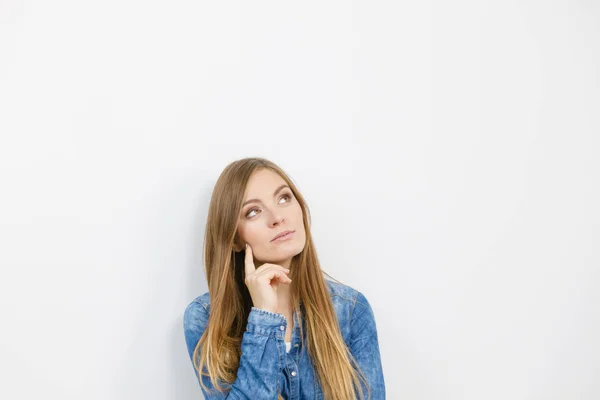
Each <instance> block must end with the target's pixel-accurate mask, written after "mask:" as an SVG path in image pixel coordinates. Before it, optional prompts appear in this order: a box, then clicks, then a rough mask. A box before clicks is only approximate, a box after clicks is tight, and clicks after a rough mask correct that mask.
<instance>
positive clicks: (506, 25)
mask: <svg viewBox="0 0 600 400" xmlns="http://www.w3.org/2000/svg"><path fill="white" fill-rule="evenodd" d="M599 70H600V4H599V3H598V2H594V1H575V0H571V1H566V0H561V1H558V0H557V1H516V0H509V1H495V2H482V1H454V2H448V1H418V2H392V1H389V2H374V1H363V2H354V3H351V2H347V1H338V2H322V1H321V2H306V1H303V2H291V3H288V2H285V3H283V2H233V3H229V2H207V1H203V2H199V1H135V0H119V1H115V0H112V1H103V2H83V1H66V0H62V1H52V2H50V1H40V0H37V1H28V2H24V1H17V0H12V1H3V2H2V3H0V133H1V139H0V140H1V142H0V243H1V244H2V245H1V251H0V271H1V272H0V273H1V275H0V315H1V320H2V325H1V327H0V375H1V376H2V384H0V398H3V399H9V398H10V399H39V398H44V399H63V400H64V399H77V400H80V399H89V400H96V399H98V400H106V399H111V400H121V399H122V400H129V399H144V400H159V399H190V400H191V399H197V398H201V392H200V388H199V386H198V384H197V382H196V380H195V376H194V372H193V370H192V366H191V363H190V360H189V358H188V355H187V352H186V349H185V342H184V336H183V328H182V316H183V310H184V307H185V306H186V305H187V304H188V303H189V302H190V301H191V300H192V299H193V298H194V297H195V296H197V295H199V294H201V293H203V292H205V291H206V290H207V286H206V282H205V280H204V271H203V265H202V261H201V257H202V254H201V245H202V237H203V234H204V223H205V219H206V214H207V208H208V201H209V198H210V193H211V190H212V185H213V184H214V182H215V180H216V179H217V177H218V174H219V173H220V172H221V170H222V169H223V168H224V167H225V165H226V164H227V163H229V162H231V161H233V160H235V159H237V158H241V157H245V156H256V155H257V156H263V157H267V158H269V159H271V160H273V161H275V162H276V163H278V164H280V165H281V166H282V167H283V168H284V169H285V170H286V171H288V172H289V173H290V175H291V176H292V178H294V180H295V182H296V183H297V184H298V185H299V187H300V189H301V190H302V192H303V193H304V195H305V196H306V198H307V200H308V201H309V205H310V206H311V210H312V212H313V227H314V235H315V237H316V239H315V240H316V244H317V248H318V250H319V256H320V258H321V261H322V263H323V266H324V268H325V269H326V270H327V271H328V272H329V273H330V274H332V275H333V276H335V277H336V278H338V279H340V280H342V281H345V282H346V283H348V284H349V285H351V286H353V287H355V288H357V289H359V290H360V291H362V292H363V293H364V294H365V295H366V296H367V297H368V298H369V300H370V301H371V303H372V305H373V308H374V310H375V313H376V318H377V323H378V329H379V335H380V346H381V349H382V359H383V366H384V375H385V378H386V383H387V393H388V398H390V399H423V400H438V399H456V400H459V399H460V400H462V399H478V400H479V399H502V400H504V399H511V400H517V399H544V400H547V399H569V400H570V399H598V398H600V381H599V380H598V374H599V373H600V344H599V343H598V338H599V337H600V295H599V291H598V289H597V288H598V285H599V283H600V272H599V267H600V252H599V250H598V244H599V240H600V211H599V207H598V204H600V190H599V188H598V184H599V182H600V162H599V161H598V156H599V151H600V140H599V138H598V136H599V134H600V117H599V112H600V78H599V73H598V71H599Z"/></svg>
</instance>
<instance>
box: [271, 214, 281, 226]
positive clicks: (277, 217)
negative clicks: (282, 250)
mask: <svg viewBox="0 0 600 400" xmlns="http://www.w3.org/2000/svg"><path fill="white" fill-rule="evenodd" d="M282 222H283V215H275V216H274V217H273V221H272V223H271V225H280V224H281V223H282Z"/></svg>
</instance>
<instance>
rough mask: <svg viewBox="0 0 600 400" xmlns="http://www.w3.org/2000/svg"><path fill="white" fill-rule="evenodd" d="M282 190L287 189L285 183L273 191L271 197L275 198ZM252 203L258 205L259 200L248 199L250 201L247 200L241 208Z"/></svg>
mask: <svg viewBox="0 0 600 400" xmlns="http://www.w3.org/2000/svg"><path fill="white" fill-rule="evenodd" d="M284 188H289V186H288V185H286V184H285V183H284V184H283V185H281V186H279V187H278V188H277V189H276V190H275V192H274V193H273V197H275V196H277V193H279V192H280V191H281V189H284ZM252 202H257V203H260V200H259V199H250V200H247V201H246V202H244V204H242V207H244V206H245V205H246V204H248V203H252Z"/></svg>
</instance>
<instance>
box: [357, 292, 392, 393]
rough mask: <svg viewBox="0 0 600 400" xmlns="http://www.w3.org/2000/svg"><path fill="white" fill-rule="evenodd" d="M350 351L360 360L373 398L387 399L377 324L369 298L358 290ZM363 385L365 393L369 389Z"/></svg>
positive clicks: (359, 362) (359, 363)
mask: <svg viewBox="0 0 600 400" xmlns="http://www.w3.org/2000/svg"><path fill="white" fill-rule="evenodd" d="M350 325H351V326H350V331H351V336H350V352H351V353H352V355H353V356H354V358H355V359H356V361H357V362H358V365H359V366H360V368H361V370H362V372H363V373H364V374H365V376H366V378H367V381H368V382H369V385H370V387H371V400H380V399H385V382H384V379H383V368H382V366H381V356H380V353H379V341H378V337H377V326H376V324H375V315H374V314H373V309H372V308H371V305H370V304H369V302H368V301H367V298H366V297H365V296H364V295H363V294H362V293H361V292H358V295H357V297H356V302H355V305H354V309H353V311H352V317H351V319H350ZM361 385H363V393H364V394H365V399H366V398H367V397H366V395H367V391H366V388H365V386H364V384H362V381H361Z"/></svg>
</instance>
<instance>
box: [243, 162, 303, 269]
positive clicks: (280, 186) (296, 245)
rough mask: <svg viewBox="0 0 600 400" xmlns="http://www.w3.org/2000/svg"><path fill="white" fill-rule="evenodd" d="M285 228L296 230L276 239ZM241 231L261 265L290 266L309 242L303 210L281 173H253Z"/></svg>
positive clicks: (246, 195)
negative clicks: (305, 230) (307, 241)
mask: <svg viewBox="0 0 600 400" xmlns="http://www.w3.org/2000/svg"><path fill="white" fill-rule="evenodd" d="M284 231H294V232H293V233H292V234H291V235H289V236H287V237H285V238H283V239H279V240H274V238H275V236H276V235H278V234H279V233H281V232H284ZM237 233H238V236H239V237H240V239H241V242H242V246H245V244H246V243H248V244H249V245H250V246H251V247H252V253H253V256H254V260H255V265H256V267H257V268H258V267H259V266H260V265H261V264H263V263H267V262H268V263H272V264H279V265H286V266H289V264H290V261H291V259H292V257H294V256H295V255H297V254H299V253H300V252H302V250H303V249H304V244H305V242H306V235H305V232H304V221H303V219H302V209H301V208H300V204H299V203H298V201H296V198H295V197H294V195H293V193H292V191H291V189H290V188H289V187H288V186H287V184H286V183H285V181H284V180H283V179H282V178H281V176H279V174H277V173H276V172H273V171H271V170H270V169H261V170H259V171H256V172H254V173H253V174H252V176H251V177H250V180H249V181H248V185H247V187H246V192H245V193H244V204H243V205H242V211H241V214H240V218H239V223H238V228H237Z"/></svg>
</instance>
